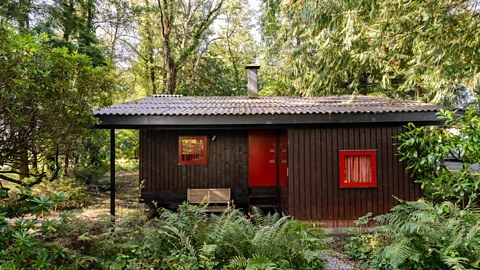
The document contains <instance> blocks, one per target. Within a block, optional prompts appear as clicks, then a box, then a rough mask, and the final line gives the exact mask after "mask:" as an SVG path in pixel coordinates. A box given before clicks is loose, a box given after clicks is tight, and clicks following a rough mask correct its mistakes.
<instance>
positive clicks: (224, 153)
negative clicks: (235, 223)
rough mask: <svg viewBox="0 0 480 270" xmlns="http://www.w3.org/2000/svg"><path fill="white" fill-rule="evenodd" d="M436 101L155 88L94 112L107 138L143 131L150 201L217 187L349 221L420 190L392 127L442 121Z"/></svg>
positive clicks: (297, 213)
mask: <svg viewBox="0 0 480 270" xmlns="http://www.w3.org/2000/svg"><path fill="white" fill-rule="evenodd" d="M254 90H255V89H254ZM254 90H253V91H254ZM440 109H441V107H439V106H435V105H431V104H426V103H417V102H405V101H397V100H392V99H387V98H378V97H368V96H356V97H352V96H333V97H319V98H305V97H254V98H251V97H250V98H249V97H185V96H176V95H174V96H171V95H154V96H151V97H147V98H143V99H139V100H135V101H131V102H127V103H123V104H117V105H113V106H111V107H108V108H104V109H100V110H96V111H95V112H94V114H95V116H96V117H97V118H98V119H99V120H100V124H99V125H98V127H99V128H107V129H111V130H112V139H114V132H113V131H114V129H139V130H140V173H139V181H141V182H143V188H142V191H141V198H142V199H143V200H144V202H146V203H151V202H153V201H155V202H157V204H158V205H159V206H163V207H169V208H175V207H177V206H178V204H180V203H182V202H183V201H185V200H187V193H188V190H189V189H220V188H222V189H228V190H229V191H230V194H231V200H233V203H234V204H235V205H236V206H237V207H244V208H246V209H249V208H250V207H252V206H258V207H261V208H269V209H275V210H277V211H282V212H284V213H286V214H289V215H292V216H294V217H295V218H297V219H301V220H315V221H322V222H324V224H325V226H329V227H345V226H353V221H354V220H356V219H358V218H359V217H361V216H363V215H365V214H366V213H368V212H373V214H374V215H378V214H382V213H386V212H388V211H389V210H390V209H391V208H392V207H393V206H394V205H395V204H396V200H395V198H394V196H395V197H398V198H400V199H404V200H415V199H417V198H419V197H420V196H421V194H422V191H421V189H420V186H419V185H418V184H416V183H414V181H413V180H412V179H411V178H410V177H409V176H408V174H406V173H405V164H404V163H402V162H400V160H399V156H398V155H397V150H396V147H397V146H396V143H397V139H396V136H397V135H399V134H400V133H402V132H403V131H404V125H405V124H407V123H408V122H413V123H415V124H416V125H440V124H442V123H441V121H440V120H439V119H438V118H437V116H436V113H437V112H438V111H439V110H440ZM113 158H114V157H113Z"/></svg>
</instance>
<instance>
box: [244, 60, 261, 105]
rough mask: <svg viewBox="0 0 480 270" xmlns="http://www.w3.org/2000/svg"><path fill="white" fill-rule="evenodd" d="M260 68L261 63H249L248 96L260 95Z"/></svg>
mask: <svg viewBox="0 0 480 270" xmlns="http://www.w3.org/2000/svg"><path fill="white" fill-rule="evenodd" d="M259 68H260V66H259V65H247V66H246V68H245V69H246V70H247V76H248V85H247V89H248V97H258V77H257V71H258V69H259Z"/></svg>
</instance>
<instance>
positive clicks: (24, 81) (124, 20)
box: [0, 0, 480, 186]
mask: <svg viewBox="0 0 480 270" xmlns="http://www.w3.org/2000/svg"><path fill="white" fill-rule="evenodd" d="M478 5H479V2H478V1H472V0H434V1H387V0H385V1H376V0H351V1H327V0H316V1H302V0H297V1H294V0H283V1H280V0H260V1H247V0H175V1H167V0H155V1H153V0H16V1H11V0H0V7H1V8H0V17H1V19H0V74H1V75H0V91H1V98H0V105H1V106H0V117H1V119H2V122H1V125H2V126H3V127H4V128H2V129H1V130H0V140H1V142H0V143H1V147H0V151H1V155H0V166H1V168H2V170H1V172H0V179H2V180H4V181H8V182H11V183H16V184H21V185H26V186H33V185H36V184H38V183H40V182H42V181H44V180H46V179H48V180H53V179H56V178H58V177H60V176H62V175H63V176H74V177H75V178H76V179H82V181H84V182H86V183H87V184H88V183H92V182H94V181H96V180H97V179H99V178H101V176H102V175H103V174H104V173H105V171H106V169H107V165H106V164H107V162H106V161H107V157H108V149H107V148H106V147H107V145H108V136H107V135H106V134H105V133H104V132H103V131H99V130H94V129H92V126H93V125H94V124H95V119H94V118H93V117H92V115H91V112H92V110H93V108H97V107H102V106H108V105H109V104H113V103H118V102H124V101H129V100H134V99H136V98H141V97H145V96H149V95H152V94H183V95H189V96H191V95H202V96H208V95H226V96H236V95H245V94H246V76H245V66H246V65H247V64H251V63H257V64H260V65H261V69H260V75H259V76H260V94H261V95H294V96H325V95H340V94H355V95H356V94H364V95H375V96H384V97H390V98H395V99H403V100H415V101H423V102H430V103H436V104H444V105H449V106H455V107H469V106H475V103H476V102H477V100H476V96H477V95H478V93H479V92H480V88H479V86H478V82H479V79H480V50H479V49H478V48H479V47H480V46H479V45H480V44H479V43H480V19H479V7H478ZM117 134H118V137H119V145H118V148H119V149H118V151H119V156H120V158H123V159H136V157H137V153H138V151H137V149H138V135H137V133H135V132H134V131H119V132H118V133H117Z"/></svg>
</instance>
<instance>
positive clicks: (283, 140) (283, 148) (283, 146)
mask: <svg viewBox="0 0 480 270" xmlns="http://www.w3.org/2000/svg"><path fill="white" fill-rule="evenodd" d="M279 136H280V186H281V187H286V186H287V157H288V156H287V134H286V132H280V135H279Z"/></svg>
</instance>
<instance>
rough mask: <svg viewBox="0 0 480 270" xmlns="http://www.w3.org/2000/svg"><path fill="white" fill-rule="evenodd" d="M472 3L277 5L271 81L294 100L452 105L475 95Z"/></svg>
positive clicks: (479, 29) (476, 25)
mask: <svg viewBox="0 0 480 270" xmlns="http://www.w3.org/2000/svg"><path fill="white" fill-rule="evenodd" d="M476 4H477V3H476V1H463V0H435V1H387V0H382V1H374V0H369V1H360V0H353V1H344V0H342V1H328V0H317V1H284V3H283V5H281V6H280V7H281V12H280V14H279V15H277V16H278V18H280V19H277V21H278V22H279V31H278V35H277V38H278V39H277V40H278V43H279V44H281V52H280V53H279V54H277V56H278V57H279V59H280V60H279V62H281V64H282V65H280V67H281V68H280V69H279V70H278V73H277V75H279V78H280V79H283V81H284V82H285V83H286V84H288V85H290V86H291V87H292V88H294V89H295V93H297V94H303V95H310V96H315V95H330V94H345V93H352V92H359V93H363V94H369V93H381V94H383V95H386V96H390V97H394V98H404V99H417V100H422V101H431V102H435V103H443V104H450V105H457V104H458V103H459V100H458V97H459V96H465V95H468V92H470V91H478V89H479V87H478V80H479V67H480V60H479V59H480V51H479V50H478V47H479V42H480V40H479V39H478V36H479V35H480V18H479V16H478V9H476V8H475V7H476ZM469 101H471V100H470V99H468V98H467V100H463V101H462V102H460V103H461V104H464V103H467V102H469Z"/></svg>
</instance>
